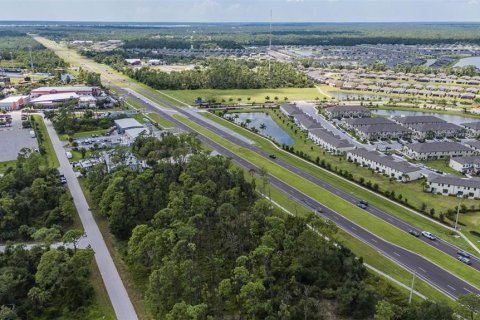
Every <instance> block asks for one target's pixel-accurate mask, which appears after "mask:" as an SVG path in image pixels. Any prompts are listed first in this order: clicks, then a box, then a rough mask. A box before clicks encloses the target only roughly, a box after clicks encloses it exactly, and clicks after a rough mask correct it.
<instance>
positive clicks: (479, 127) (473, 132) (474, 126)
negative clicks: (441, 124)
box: [462, 121, 480, 138]
mask: <svg viewBox="0 0 480 320" xmlns="http://www.w3.org/2000/svg"><path fill="white" fill-rule="evenodd" d="M462 126H463V127H464V128H465V129H466V133H467V136H469V137H472V138H476V137H478V136H480V121H476V122H468V123H462Z"/></svg>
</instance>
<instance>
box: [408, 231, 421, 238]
mask: <svg viewBox="0 0 480 320" xmlns="http://www.w3.org/2000/svg"><path fill="white" fill-rule="evenodd" d="M408 233H410V234H411V235H412V236H415V237H417V238H418V237H420V232H418V231H416V230H412V229H410V230H408Z"/></svg>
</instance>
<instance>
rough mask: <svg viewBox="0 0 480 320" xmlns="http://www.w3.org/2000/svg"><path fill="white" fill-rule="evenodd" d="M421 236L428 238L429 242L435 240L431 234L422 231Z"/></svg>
mask: <svg viewBox="0 0 480 320" xmlns="http://www.w3.org/2000/svg"><path fill="white" fill-rule="evenodd" d="M422 236H424V237H425V238H428V239H430V240H436V239H437V237H435V236H434V235H433V234H432V233H430V232H428V231H422Z"/></svg>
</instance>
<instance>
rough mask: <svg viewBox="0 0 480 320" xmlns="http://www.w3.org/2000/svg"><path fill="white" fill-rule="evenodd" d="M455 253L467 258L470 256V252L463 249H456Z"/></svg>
mask: <svg viewBox="0 0 480 320" xmlns="http://www.w3.org/2000/svg"><path fill="white" fill-rule="evenodd" d="M457 254H458V255H459V256H462V257H465V258H468V259H470V258H471V255H470V253H468V252H466V251H463V250H460V251H457Z"/></svg>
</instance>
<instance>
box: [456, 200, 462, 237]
mask: <svg viewBox="0 0 480 320" xmlns="http://www.w3.org/2000/svg"><path fill="white" fill-rule="evenodd" d="M461 200H462V198H459V199H458V205H457V217H456V218H455V230H457V225H458V216H459V215H460V201H461Z"/></svg>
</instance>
